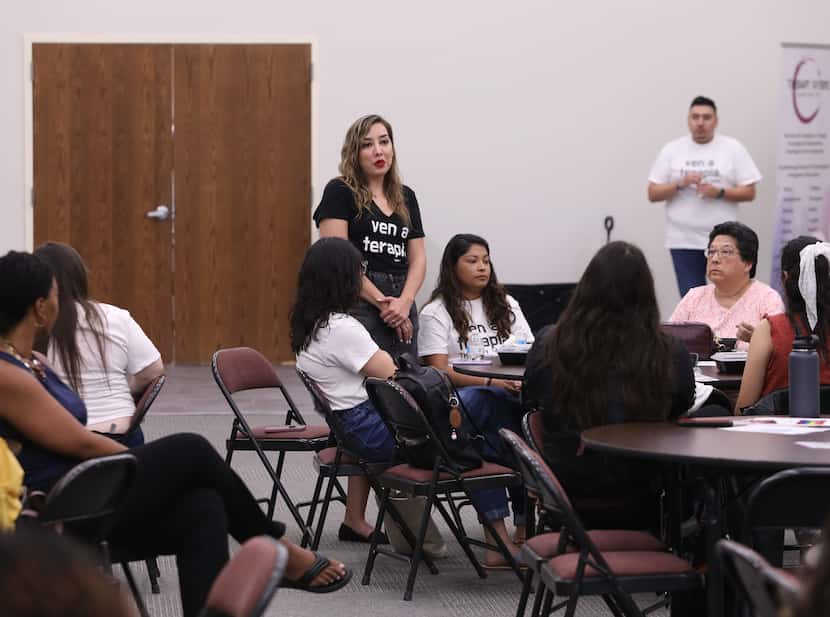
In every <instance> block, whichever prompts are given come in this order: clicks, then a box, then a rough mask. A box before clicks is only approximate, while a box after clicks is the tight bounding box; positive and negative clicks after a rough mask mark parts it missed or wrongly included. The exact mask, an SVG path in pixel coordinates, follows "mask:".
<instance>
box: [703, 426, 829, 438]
mask: <svg viewBox="0 0 830 617" xmlns="http://www.w3.org/2000/svg"><path fill="white" fill-rule="evenodd" d="M718 430H719V431H738V432H739V433H767V434H769V435H808V434H810V433H821V432H822V431H830V427H824V428H811V427H807V426H787V425H784V424H739V425H738V426H729V427H726V428H720V429H718Z"/></svg>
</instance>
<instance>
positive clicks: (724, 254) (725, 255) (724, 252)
mask: <svg viewBox="0 0 830 617" xmlns="http://www.w3.org/2000/svg"><path fill="white" fill-rule="evenodd" d="M703 254H704V255H706V259H712V257H714V256H715V255H717V256H718V257H720V258H721V259H729V258H730V257H734V256H735V255H737V254H738V251H736V250H735V249H733V248H732V247H727V248H722V249H713V248H708V249H706V250H705V251H703Z"/></svg>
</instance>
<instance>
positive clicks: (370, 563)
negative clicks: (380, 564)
mask: <svg viewBox="0 0 830 617" xmlns="http://www.w3.org/2000/svg"><path fill="white" fill-rule="evenodd" d="M388 501H389V489H388V488H385V489H383V493H382V495H381V498H380V505H379V506H378V518H377V521H376V522H375V531H377V530H379V529H380V528H381V527H382V526H383V514H384V513H385V512H386V504H387V502H388ZM377 535H378V534H376V533H372V543H371V545H370V546H369V554H368V555H367V556H366V566H365V567H364V568H363V580H362V581H361V582H362V583H363V584H364V585H368V584H369V581H370V579H371V578H372V570H373V569H374V567H375V559H376V558H377V556H378V544H377Z"/></svg>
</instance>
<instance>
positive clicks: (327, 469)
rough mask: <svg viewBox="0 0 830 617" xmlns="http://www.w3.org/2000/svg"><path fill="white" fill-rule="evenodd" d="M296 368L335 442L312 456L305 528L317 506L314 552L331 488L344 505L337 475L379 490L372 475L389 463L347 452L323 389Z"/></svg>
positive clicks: (343, 433)
mask: <svg viewBox="0 0 830 617" xmlns="http://www.w3.org/2000/svg"><path fill="white" fill-rule="evenodd" d="M296 371H297V375H298V376H299V377H300V381H302V382H303V385H305V387H306V390H308V393H309V394H310V395H311V400H312V401H313V403H314V409H316V410H317V413H319V414H320V415H322V416H323V418H325V420H326V424H328V425H329V429H331V434H332V436H333V437H334V441H335V443H336V445H335V446H331V447H328V448H325V449H323V450H320V451H319V452H317V453H315V455H314V466H315V468H316V469H317V482H316V484H315V486H314V494H313V495H312V497H311V502H310V507H309V510H308V517H307V518H306V525H307V526H308V527H309V528H311V527H312V526H313V524H314V515H315V514H316V511H317V508H318V506H319V507H320V515H319V517H318V519H317V525H316V529H315V530H314V539H313V540H312V541H311V545H310V548H311V550H313V551H316V550H317V547H318V546H319V544H320V536H321V535H322V533H323V527H324V525H325V523H326V516H327V515H328V509H329V504H330V503H331V501H332V493H333V491H334V489H337V491H338V497H336V498H335V499H334V500H335V501H340V502H342V503H344V504H345V499H346V496H345V493H344V491H343V487H342V486H341V485H340V483H339V482H338V478H347V477H350V476H365V477H367V478H368V479H369V483H370V485H372V486H373V488H375V489H376V490H378V491H379V488H378V487H377V481H376V480H375V478H376V477H377V475H378V474H379V473H381V472H382V471H383V470H384V469H386V468H387V467H389V464H388V463H370V462H368V461H365V460H363V459H361V458H360V457H359V456H358V455H357V454H355V453H354V452H352V451H350V450H349V449H348V447H347V446H346V441H347V439H346V432H345V430H344V428H343V425H342V424H341V423H340V419H339V418H338V417H337V414H336V413H335V412H334V411H333V410H332V408H331V405H329V402H328V399H326V397H325V395H324V394H323V392H322V391H321V390H320V388H319V387H318V386H317V384H316V383H315V382H314V380H313V379H311V377H309V376H308V374H306V373H305V371H303V370H302V369H300V368H299V367H297V368H296ZM326 479H328V484H327V485H326V489H325V494H324V495H323V497H322V499H321V497H320V493H321V492H322V491H323V483H324V482H325V480H326Z"/></svg>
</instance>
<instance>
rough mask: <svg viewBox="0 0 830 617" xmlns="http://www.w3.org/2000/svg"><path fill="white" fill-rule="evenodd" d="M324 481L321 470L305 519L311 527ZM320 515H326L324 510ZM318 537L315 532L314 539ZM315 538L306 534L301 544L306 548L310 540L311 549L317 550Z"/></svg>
mask: <svg viewBox="0 0 830 617" xmlns="http://www.w3.org/2000/svg"><path fill="white" fill-rule="evenodd" d="M323 481H324V477H323V472H322V470H321V471H320V473H319V474H317V482H315V483H314V493H312V495H311V501H310V502H309V505H308V516H306V519H305V526H306V527H308V528H309V529H311V526H312V525H313V524H314V515H315V514H316V512H317V504H318V503H319V500H320V491H321V490H322V489H323ZM329 482H331V481H330V480H329ZM320 516H321V518H322V517H323V516H325V514H324V513H323V511H322V510H321V511H320ZM316 538H317V535H316V534H315V535H314V539H316ZM314 539H312V538H307V537H306V536H303V540H302V542H301V543H300V546H301V547H302V548H305V547H306V544H308V542H309V541H310V542H311V544H312V546H311V549H312V550H316V549H317V547H316V546H314Z"/></svg>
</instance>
